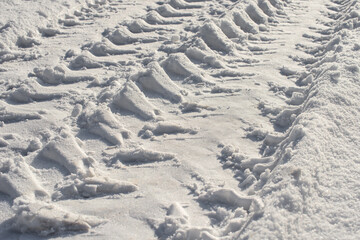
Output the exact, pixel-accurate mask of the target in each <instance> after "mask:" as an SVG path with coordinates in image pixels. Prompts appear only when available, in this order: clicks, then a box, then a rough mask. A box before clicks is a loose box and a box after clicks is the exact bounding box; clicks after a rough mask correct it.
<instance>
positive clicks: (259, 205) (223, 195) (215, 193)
mask: <svg viewBox="0 0 360 240" xmlns="http://www.w3.org/2000/svg"><path fill="white" fill-rule="evenodd" d="M199 200H200V201H205V202H211V203H217V204H225V205H227V206H233V207H238V208H243V209H244V210H246V211H251V212H256V213H260V212H261V211H262V210H263V207H264V204H263V202H262V201H261V200H260V199H259V198H256V197H252V196H242V195H240V194H238V193H237V192H235V190H233V189H224V188H219V189H210V190H208V191H207V192H206V193H205V194H202V195H200V196H199Z"/></svg>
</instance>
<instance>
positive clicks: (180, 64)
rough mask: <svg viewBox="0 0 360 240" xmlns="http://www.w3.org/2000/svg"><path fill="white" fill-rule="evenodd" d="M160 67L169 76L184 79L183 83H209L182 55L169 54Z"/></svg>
mask: <svg viewBox="0 0 360 240" xmlns="http://www.w3.org/2000/svg"><path fill="white" fill-rule="evenodd" d="M161 66H162V67H163V68H164V69H165V70H166V71H167V72H168V73H170V74H174V75H178V76H181V77H185V79H184V81H185V82H194V83H201V82H203V83H210V81H208V80H205V78H204V77H203V76H202V75H201V70H200V69H198V68H197V67H196V66H195V65H194V64H193V63H192V62H191V61H190V60H189V59H188V58H187V57H186V56H185V55H184V54H182V53H174V54H171V55H170V56H169V57H168V58H167V59H166V60H164V61H163V62H162V63H161ZM199 73H200V74H199Z"/></svg>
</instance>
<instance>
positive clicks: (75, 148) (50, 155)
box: [39, 130, 94, 176]
mask: <svg viewBox="0 0 360 240" xmlns="http://www.w3.org/2000/svg"><path fill="white" fill-rule="evenodd" d="M39 156H40V157H45V158H46V159H49V160H52V161H54V162H57V163H58V164H60V165H62V166H64V167H65V168H66V169H67V170H68V171H69V173H74V174H78V175H79V176H88V175H93V173H92V172H91V170H90V167H92V166H93V164H94V160H93V159H92V158H90V157H88V156H87V155H86V154H85V152H84V151H83V150H82V149H81V148H80V146H79V144H78V143H77V141H76V139H75V137H74V136H73V135H72V134H71V133H68V132H67V131H65V130H62V131H61V133H60V135H59V136H56V137H55V138H54V139H53V140H51V141H50V142H49V143H48V144H46V145H45V147H44V148H43V149H42V150H41V152H40V153H39Z"/></svg>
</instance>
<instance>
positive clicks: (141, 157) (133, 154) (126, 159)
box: [110, 148, 176, 164]
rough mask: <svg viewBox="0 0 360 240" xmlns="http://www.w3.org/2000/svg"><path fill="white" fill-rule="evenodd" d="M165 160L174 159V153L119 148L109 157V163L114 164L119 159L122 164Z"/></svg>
mask: <svg viewBox="0 0 360 240" xmlns="http://www.w3.org/2000/svg"><path fill="white" fill-rule="evenodd" d="M167 160H176V156H175V154H173V153H165V152H157V151H152V150H147V149H143V148H136V149H132V150H131V149H124V150H120V151H119V152H117V153H116V154H115V155H114V156H113V157H112V158H111V159H110V163H111V164H115V163H117V162H118V161H120V162H121V163H124V164H140V163H150V162H162V161H167Z"/></svg>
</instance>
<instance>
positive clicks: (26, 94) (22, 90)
mask: <svg viewBox="0 0 360 240" xmlns="http://www.w3.org/2000/svg"><path fill="white" fill-rule="evenodd" d="M66 95H67V94H66V93H60V92H55V91H51V90H50V91H49V89H48V88H47V87H42V86H41V85H40V84H39V83H38V82H36V81H31V80H29V82H27V83H23V84H21V85H20V87H19V88H16V89H15V90H14V91H12V92H11V93H10V94H9V98H10V100H12V101H14V102H18V103H29V102H32V101H48V100H52V99H58V98H62V97H64V96H66Z"/></svg>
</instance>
